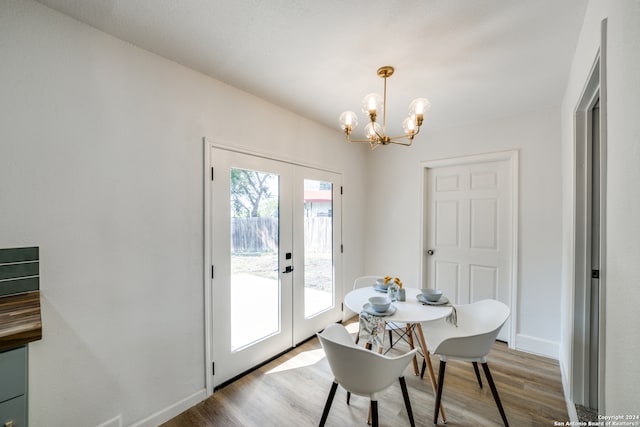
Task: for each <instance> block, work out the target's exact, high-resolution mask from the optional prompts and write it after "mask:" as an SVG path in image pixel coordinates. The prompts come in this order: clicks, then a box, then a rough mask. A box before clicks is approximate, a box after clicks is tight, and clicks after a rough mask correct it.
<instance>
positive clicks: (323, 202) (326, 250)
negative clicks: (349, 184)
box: [304, 179, 335, 319]
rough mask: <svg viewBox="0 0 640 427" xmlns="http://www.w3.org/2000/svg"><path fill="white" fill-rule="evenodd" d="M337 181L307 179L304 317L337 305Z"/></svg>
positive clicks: (305, 182) (305, 191)
mask: <svg viewBox="0 0 640 427" xmlns="http://www.w3.org/2000/svg"><path fill="white" fill-rule="evenodd" d="M333 282H334V281H333V184H332V183H331V182H325V181H317V180H313V179H305V180H304V317H305V319H308V318H309V317H312V316H314V315H316V314H318V313H321V312H323V311H325V310H328V309H330V308H332V307H333V306H334V300H335V299H334V283H333Z"/></svg>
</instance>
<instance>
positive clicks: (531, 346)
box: [515, 334, 560, 360]
mask: <svg viewBox="0 0 640 427" xmlns="http://www.w3.org/2000/svg"><path fill="white" fill-rule="evenodd" d="M515 349H516V350H520V351H525V352H527V353H533V354H537V355H538V356H544V357H549V358H551V359H554V360H558V356H559V354H560V344H559V343H558V342H555V341H549V340H545V339H542V338H536V337H532V336H529V335H523V334H517V335H516V345H515Z"/></svg>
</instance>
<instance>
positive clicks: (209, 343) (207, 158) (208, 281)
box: [202, 137, 344, 397]
mask: <svg viewBox="0 0 640 427" xmlns="http://www.w3.org/2000/svg"><path fill="white" fill-rule="evenodd" d="M202 142H203V158H204V159H203V168H202V178H203V192H204V194H203V202H204V209H203V212H204V217H203V229H204V236H203V242H202V244H203V255H204V257H203V261H204V262H203V297H204V347H205V366H204V374H205V378H204V382H205V388H206V396H207V397H209V396H211V395H212V394H213V389H214V381H213V372H214V371H213V362H214V361H213V341H214V340H213V331H214V330H215V328H214V326H215V325H214V321H213V317H214V316H213V290H212V285H213V284H212V280H213V279H212V277H211V276H212V271H211V269H212V267H211V254H212V251H213V248H212V244H211V239H210V236H211V232H212V224H211V189H212V180H213V175H212V174H213V164H212V162H211V155H212V151H213V149H214V148H217V149H222V150H228V151H232V152H235V153H240V154H245V155H249V156H255V157H261V158H264V159H268V160H274V161H278V162H283V163H289V164H293V165H297V166H302V167H307V168H312V169H318V170H322V171H327V172H331V173H335V174H338V175H342V173H341V172H338V171H335V170H331V169H328V168H326V167H321V166H318V165H312V164H305V163H302V162H299V161H294V160H291V159H285V158H278V157H275V156H272V155H269V154H265V153H260V152H256V151H251V150H248V149H244V148H238V147H234V146H230V145H227V144H222V143H218V142H214V141H212V140H210V139H209V138H207V137H203V138H202ZM341 185H342V184H341ZM341 212H342V210H341ZM336 220H337V221H340V223H341V224H342V214H341V215H340V216H339V217H336ZM340 230H342V225H341V227H340ZM339 239H340V241H341V242H342V231H341V234H340V236H339ZM336 253H337V254H338V255H340V256H342V253H341V252H336ZM335 278H336V283H337V284H339V285H340V286H336V291H335V292H336V295H340V296H342V295H343V294H344V289H343V284H344V267H343V262H342V260H340V262H339V263H337V264H336V270H335Z"/></svg>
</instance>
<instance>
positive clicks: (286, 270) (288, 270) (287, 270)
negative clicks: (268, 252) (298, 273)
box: [283, 265, 293, 273]
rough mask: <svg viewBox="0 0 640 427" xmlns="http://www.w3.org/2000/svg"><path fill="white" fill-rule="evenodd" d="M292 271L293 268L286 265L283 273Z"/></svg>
mask: <svg viewBox="0 0 640 427" xmlns="http://www.w3.org/2000/svg"><path fill="white" fill-rule="evenodd" d="M292 271H293V267H291V266H290V265H287V266H286V267H285V268H284V271H283V273H291V272H292Z"/></svg>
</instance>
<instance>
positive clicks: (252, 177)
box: [231, 168, 273, 218]
mask: <svg viewBox="0 0 640 427" xmlns="http://www.w3.org/2000/svg"><path fill="white" fill-rule="evenodd" d="M271 180H273V175H271V174H268V173H264V172H258V171H252V170H246V169H236V168H232V169H231V210H232V212H233V215H234V216H235V217H237V218H249V217H251V218H252V217H259V216H269V215H270V214H272V213H271V212H263V211H264V210H265V209H264V206H263V205H264V203H263V202H265V201H268V200H269V199H270V198H271V197H272V194H271V191H270V181H271ZM269 204H270V205H272V203H269ZM261 208H262V209H261Z"/></svg>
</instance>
